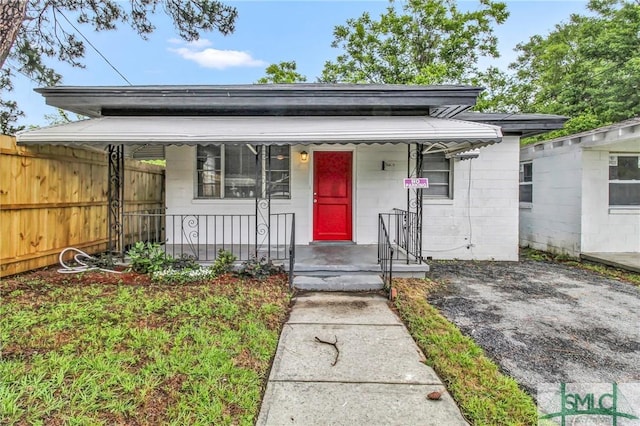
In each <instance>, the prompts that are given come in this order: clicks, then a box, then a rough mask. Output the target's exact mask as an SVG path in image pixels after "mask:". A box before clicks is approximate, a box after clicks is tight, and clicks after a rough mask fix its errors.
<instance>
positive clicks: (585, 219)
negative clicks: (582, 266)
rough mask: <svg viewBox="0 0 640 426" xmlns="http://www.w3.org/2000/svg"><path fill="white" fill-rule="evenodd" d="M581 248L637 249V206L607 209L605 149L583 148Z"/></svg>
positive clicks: (639, 223) (639, 230) (639, 231)
mask: <svg viewBox="0 0 640 426" xmlns="http://www.w3.org/2000/svg"><path fill="white" fill-rule="evenodd" d="M582 251H583V252H585V253H589V252H640V209H632V210H627V211H624V210H611V209H609V152H607V151H590V150H586V149H585V150H583V175H582Z"/></svg>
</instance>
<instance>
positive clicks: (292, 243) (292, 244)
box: [289, 213, 296, 289]
mask: <svg viewBox="0 0 640 426" xmlns="http://www.w3.org/2000/svg"><path fill="white" fill-rule="evenodd" d="M295 266H296V215H295V214H293V213H292V216H291V236H290V240H289V289H293V270H294V269H295Z"/></svg>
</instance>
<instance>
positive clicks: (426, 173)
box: [422, 153, 452, 198]
mask: <svg viewBox="0 0 640 426" xmlns="http://www.w3.org/2000/svg"><path fill="white" fill-rule="evenodd" d="M451 176H452V173H451V160H450V159H448V158H446V157H445V156H444V153H435V154H425V156H424V157H423V158H422V177H426V178H428V179H429V188H427V189H425V190H423V192H422V195H423V196H424V197H425V198H451Z"/></svg>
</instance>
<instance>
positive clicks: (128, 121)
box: [17, 116, 502, 151]
mask: <svg viewBox="0 0 640 426" xmlns="http://www.w3.org/2000/svg"><path fill="white" fill-rule="evenodd" d="M501 140H502V133H501V130H500V127H497V126H492V125H489V124H483V123H472V122H468V121H460V120H453V119H443V118H434V117H427V116H357V117H355V116H337V117H334V116H311V117H291V116H287V117H282V116H266V117H256V116H252V117H205V116H187V117H185V116H178V117H176V116H174V117H159V116H152V117H119V116H118V117H116V116H108V117H100V118H94V119H89V120H83V121H78V122H73V123H68V124H63V125H58V126H51V127H45V128H40V129H34V130H28V131H23V132H19V133H18V134H17V141H18V143H19V144H21V145H40V144H62V145H98V146H103V145H107V144H123V145H197V144H203V145H217V144H225V143H227V144H240V143H241V144H247V143H249V144H272V145H298V144H317V143H339V144H347V143H366V144H371V143H435V142H438V143H440V144H445V145H446V146H448V147H451V148H452V149H455V150H456V151H458V150H459V149H460V148H462V147H463V146H464V147H470V148H471V147H478V146H483V145H488V144H492V143H497V142H500V141H501Z"/></svg>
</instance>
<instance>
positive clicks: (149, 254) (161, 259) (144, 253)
mask: <svg viewBox="0 0 640 426" xmlns="http://www.w3.org/2000/svg"><path fill="white" fill-rule="evenodd" d="M127 256H129V262H130V265H131V266H130V267H131V269H133V270H134V271H135V272H138V273H140V274H148V273H152V272H157V271H161V270H163V269H165V268H167V267H169V266H171V264H172V263H173V259H172V258H171V256H167V254H166V253H165V252H164V250H162V247H160V244H157V243H143V242H141V241H138V242H137V243H135V244H134V245H133V247H131V249H129V251H128V252H127Z"/></svg>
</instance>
